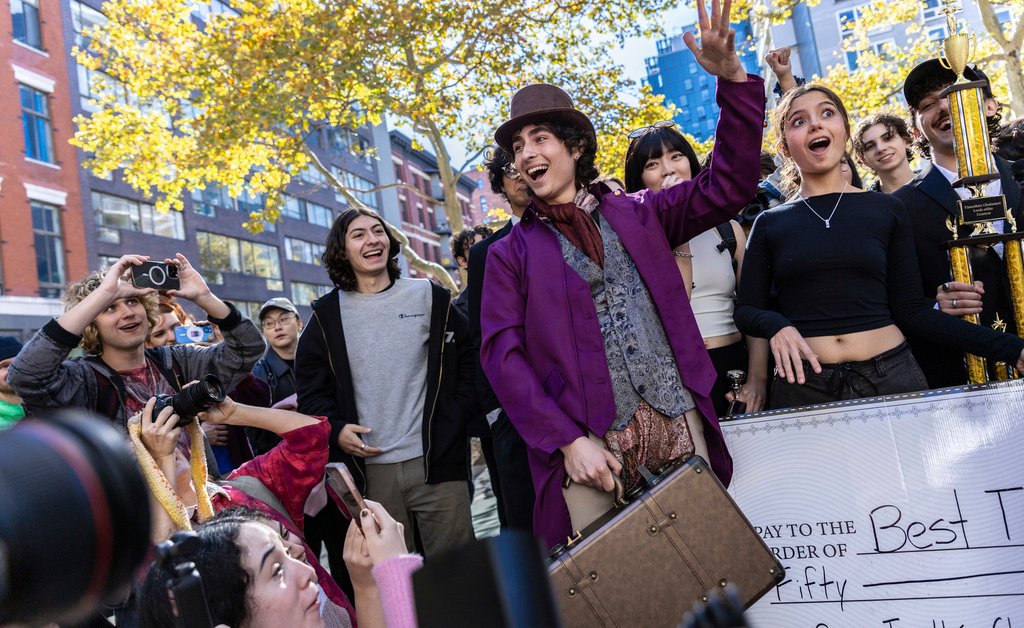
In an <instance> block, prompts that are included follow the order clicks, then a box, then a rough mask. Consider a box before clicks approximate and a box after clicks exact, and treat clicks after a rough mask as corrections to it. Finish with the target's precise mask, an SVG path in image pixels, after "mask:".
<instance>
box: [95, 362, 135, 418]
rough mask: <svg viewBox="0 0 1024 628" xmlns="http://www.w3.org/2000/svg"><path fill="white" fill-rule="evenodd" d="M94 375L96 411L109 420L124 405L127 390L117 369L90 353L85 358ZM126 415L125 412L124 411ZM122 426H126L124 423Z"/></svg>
mask: <svg viewBox="0 0 1024 628" xmlns="http://www.w3.org/2000/svg"><path fill="white" fill-rule="evenodd" d="M85 360H86V362H87V363H88V364H89V366H90V367H92V370H93V371H95V375H96V407H95V408H94V409H95V411H96V412H97V413H99V414H100V415H102V416H105V417H109V418H110V420H111V421H114V420H116V417H117V416H118V414H119V413H121V409H122V408H123V407H124V400H125V399H126V398H127V396H128V391H127V390H126V389H125V387H124V380H122V379H121V376H120V375H118V374H117V371H115V370H114V369H112V368H110V367H109V366H107V363H106V362H104V361H103V358H101V357H100V356H98V355H90V356H88V357H86V358H85ZM124 414H125V415H126V416H127V412H124ZM122 427H127V426H126V425H124V426H122Z"/></svg>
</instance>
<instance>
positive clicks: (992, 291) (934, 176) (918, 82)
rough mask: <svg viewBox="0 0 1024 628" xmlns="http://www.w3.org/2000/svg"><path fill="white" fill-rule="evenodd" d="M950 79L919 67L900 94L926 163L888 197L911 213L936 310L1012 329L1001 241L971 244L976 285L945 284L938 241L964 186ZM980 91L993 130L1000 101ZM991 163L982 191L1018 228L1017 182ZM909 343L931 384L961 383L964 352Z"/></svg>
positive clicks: (934, 66) (937, 341) (977, 76)
mask: <svg viewBox="0 0 1024 628" xmlns="http://www.w3.org/2000/svg"><path fill="white" fill-rule="evenodd" d="M964 75H965V77H966V78H967V79H968V80H984V81H986V83H987V82H988V78H987V77H986V76H985V74H984V73H983V72H982V71H981V70H980V69H978V68H976V67H968V69H967V70H966V71H965V72H964ZM955 79H956V77H955V76H954V74H953V72H952V71H950V70H947V69H945V68H943V67H942V65H941V63H939V61H938V60H937V59H932V60H929V61H925V62H923V63H921V64H919V65H918V66H917V67H915V68H914V69H913V70H911V72H910V74H909V75H908V76H907V79H906V81H905V82H904V86H903V93H904V96H905V97H906V100H907V103H908V104H909V105H910V113H911V118H912V119H913V121H914V134H915V137H916V138H917V142H916V147H917V148H918V150H919V151H920V152H921V153H922V154H923V155H924V156H925V157H929V158H930V159H931V161H932V163H931V164H929V165H927V166H926V167H925V168H924V169H922V171H921V172H920V173H919V174H918V175H917V176H916V177H915V178H914V179H913V180H912V181H911V182H910V183H908V184H907V185H905V186H903V187H902V188H900V189H899V190H897V191H896V192H895V193H894V194H895V196H896V197H897V198H899V199H900V200H901V201H903V204H904V205H906V207H907V212H908V214H909V216H910V221H911V223H912V227H913V231H914V243H915V247H916V249H917V258H918V264H919V265H920V268H921V284H922V287H923V289H924V293H925V294H926V295H932V294H935V298H936V303H937V305H938V307H939V308H940V309H941V310H942V311H943V312H946V313H947V314H952V315H955V316H963V315H966V314H980V315H981V324H983V325H992V324H993V323H994V322H995V321H996V320H997V319H998V320H1001V321H1003V322H1005V323H1006V330H1007V331H1009V332H1010V333H1014V332H1015V331H1016V321H1015V320H1014V316H1013V307H1012V305H1011V303H1010V299H1009V297H1010V288H1009V280H1008V279H1007V273H1006V264H1005V263H1004V261H1003V259H1002V253H1003V246H1002V245H999V246H995V247H970V248H969V252H970V259H971V268H972V271H973V275H974V278H975V280H977V281H980V282H981V285H980V286H979V285H977V284H976V285H974V286H971V285H967V284H961V283H957V282H953V281H951V279H952V277H951V273H950V268H949V257H948V254H947V252H946V249H945V247H944V246H943V244H944V243H945V242H947V241H949V240H952V239H953V234H952V232H951V231H950V229H949V226H948V224H951V222H949V221H952V220H953V219H954V218H953V217H954V216H955V215H956V214H957V213H958V206H957V202H958V201H959V200H960V199H961V198H962V197H961V195H960V194H958V190H961V189H962V188H958V189H954V188H953V186H952V181H953V180H955V179H957V178H958V175H957V174H956V172H957V162H956V153H955V151H954V147H953V131H952V125H951V121H950V116H949V106H948V104H947V101H946V99H945V98H943V97H940V96H939V94H940V93H941V92H942V90H943V89H945V88H946V87H947V86H948V85H950V84H952V83H953V82H954V80H955ZM984 92H985V97H986V102H985V107H986V113H987V115H988V116H989V126H990V127H995V126H997V125H998V119H999V116H998V112H999V108H1000V105H999V102H998V101H996V99H995V98H994V97H993V96H992V91H991V88H990V87H989V86H988V85H986V87H985V88H984ZM996 165H997V167H998V169H999V173H1000V178H999V179H998V180H996V181H993V182H991V183H990V184H989V185H988V187H987V189H986V195H996V194H1000V193H1001V194H1003V195H1004V196H1005V197H1006V206H1007V208H1008V209H1009V210H1010V213H1011V215H1012V216H1013V217H1014V219H1015V220H1016V221H1017V226H1018V229H1024V222H1021V218H1022V215H1024V203H1022V194H1021V189H1020V186H1019V185H1018V184H1017V183H1016V182H1015V181H1014V179H1013V175H1012V171H1011V166H1010V164H1009V163H1008V162H1006V161H1005V160H1002V159H999V158H996ZM995 227H996V228H997V229H999V230H1001V231H1004V232H1007V231H1011V230H1012V227H1011V226H1010V224H1009V221H998V222H997V223H995ZM1006 246H1009V244H1007V245H1006ZM954 300H955V301H954ZM954 302H955V304H956V307H955V308H954V307H953V305H954ZM911 348H912V349H913V351H914V356H915V357H916V358H917V361H918V363H919V364H920V365H921V369H922V370H923V371H924V373H925V376H926V377H927V379H928V384H929V386H931V387H932V388H940V387H944V386H958V385H963V384H966V383H967V370H966V367H965V366H964V357H963V355H962V354H960V353H958V352H956V351H951V350H950V349H949V348H948V347H946V346H945V345H944V342H943V339H942V338H934V339H932V341H931V342H927V341H923V340H921V339H911ZM989 366H990V367H991V366H992V365H989Z"/></svg>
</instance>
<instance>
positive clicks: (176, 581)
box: [153, 532, 213, 628]
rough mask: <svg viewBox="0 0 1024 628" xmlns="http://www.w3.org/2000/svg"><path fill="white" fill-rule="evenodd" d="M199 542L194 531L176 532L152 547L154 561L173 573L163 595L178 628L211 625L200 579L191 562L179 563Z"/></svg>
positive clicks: (196, 549)
mask: <svg viewBox="0 0 1024 628" xmlns="http://www.w3.org/2000/svg"><path fill="white" fill-rule="evenodd" d="M200 545H201V543H200V541H199V537H197V536H196V533H195V532H177V533H175V534H174V535H173V536H171V538H170V539H169V540H167V541H164V542H163V543H160V544H159V545H157V546H156V547H154V548H153V556H154V562H156V563H158V564H159V565H160V566H161V567H163V568H164V569H165V570H166V571H168V572H170V573H172V574H174V577H173V578H171V579H169V580H167V598H168V600H169V601H170V603H171V608H172V609H173V612H174V623H175V625H176V626H178V628H213V619H211V618H210V609H209V607H207V605H206V591H205V589H203V578H202V576H201V575H200V574H199V570H198V569H196V564H195V563H193V562H181V561H182V559H183V558H184V557H187V556H189V555H191V554H194V553H195V552H196V551H198V549H199V546H200Z"/></svg>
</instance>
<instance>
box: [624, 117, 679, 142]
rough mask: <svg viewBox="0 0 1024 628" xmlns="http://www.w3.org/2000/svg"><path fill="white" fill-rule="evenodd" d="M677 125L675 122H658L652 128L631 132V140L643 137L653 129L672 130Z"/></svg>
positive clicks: (641, 128)
mask: <svg viewBox="0 0 1024 628" xmlns="http://www.w3.org/2000/svg"><path fill="white" fill-rule="evenodd" d="M675 125H676V123H675V121H674V120H658V121H657V122H655V123H654V124H652V125H650V126H642V127H640V128H639V129H633V130H632V131H630V132H629V135H628V136H627V137H629V139H631V140H635V139H636V138H638V137H643V136H644V135H647V134H648V133H650V132H651V131H652V130H653V129H670V128H672V127H674V126H675Z"/></svg>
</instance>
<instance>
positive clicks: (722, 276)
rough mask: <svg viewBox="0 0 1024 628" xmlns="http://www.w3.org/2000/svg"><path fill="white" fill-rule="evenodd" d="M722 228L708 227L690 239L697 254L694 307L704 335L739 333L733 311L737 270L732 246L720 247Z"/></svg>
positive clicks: (692, 251) (691, 246)
mask: <svg viewBox="0 0 1024 628" xmlns="http://www.w3.org/2000/svg"><path fill="white" fill-rule="evenodd" d="M721 242H722V238H721V237H720V236H719V234H718V229H708V230H707V231H705V232H704V233H702V234H700V235H698V236H697V237H695V238H693V239H692V240H690V253H692V254H693V260H692V262H693V294H692V296H691V297H690V307H692V308H693V315H694V316H695V317H696V318H697V327H698V328H700V335H701V337H702V338H714V337H715V336H728V335H729V334H734V333H736V332H737V331H739V330H737V329H736V323H735V321H733V317H732V313H733V308H734V307H735V297H736V273H735V272H733V269H732V259H733V258H732V255H731V254H730V252H729V249H728V248H725V249H724V250H722V251H719V250H718V245H719V244H720V243H721Z"/></svg>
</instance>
